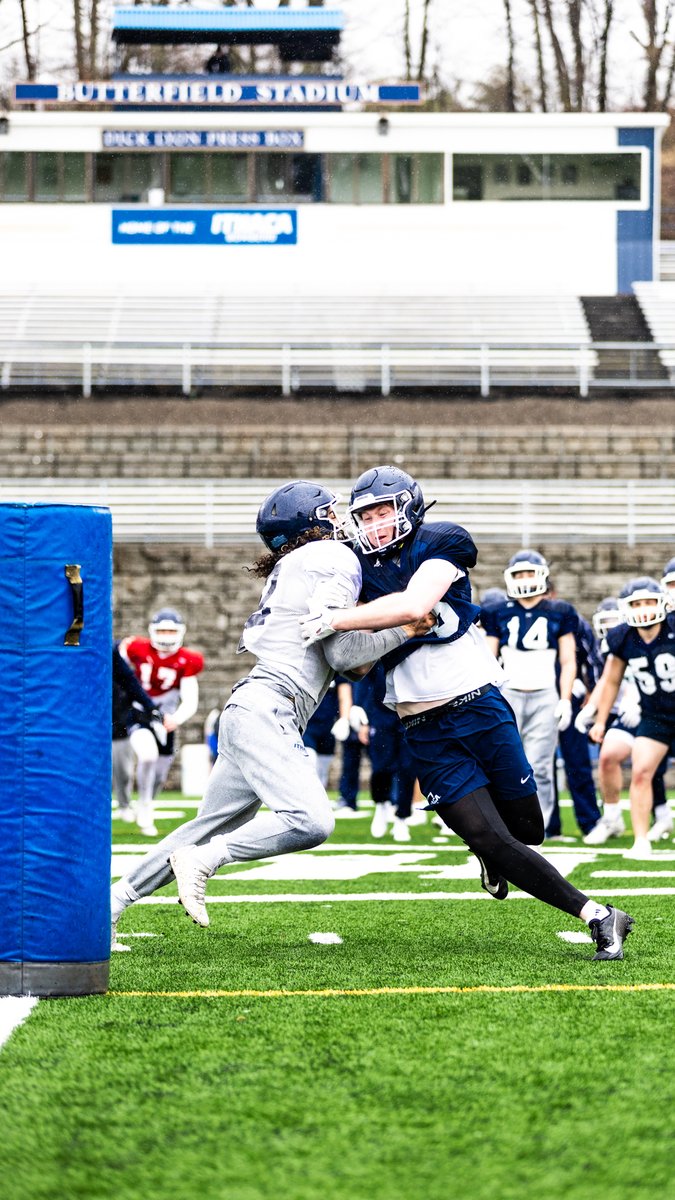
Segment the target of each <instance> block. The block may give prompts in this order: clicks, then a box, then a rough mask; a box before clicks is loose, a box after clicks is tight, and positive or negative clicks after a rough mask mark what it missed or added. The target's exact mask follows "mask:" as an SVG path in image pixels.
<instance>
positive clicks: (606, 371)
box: [581, 296, 668, 380]
mask: <svg viewBox="0 0 675 1200" xmlns="http://www.w3.org/2000/svg"><path fill="white" fill-rule="evenodd" d="M581 303H582V304H583V307H584V312H585V314H586V320H587V321H588V327H589V329H590V331H591V337H592V339H593V341H594V342H633V343H634V342H652V341H653V338H652V335H651V332H650V329H649V326H648V324H647V322H646V320H645V318H644V315H643V313H642V310H641V308H640V305H639V303H638V300H637V298H636V297H635V296H582V297H581ZM597 356H598V362H597V371H598V374H601V375H602V377H603V379H622V378H625V376H626V375H627V374H630V375H631V377H632V378H634V379H663V380H666V379H667V378H668V371H667V369H666V367H665V366H664V365H663V363H662V362H661V359H660V357H659V354H658V351H657V350H654V349H651V348H645V349H644V350H642V349H635V348H631V349H623V348H621V347H615V348H609V347H608V348H606V349H605V348H603V349H598V350H597Z"/></svg>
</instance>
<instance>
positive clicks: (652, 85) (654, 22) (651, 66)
mask: <svg viewBox="0 0 675 1200" xmlns="http://www.w3.org/2000/svg"><path fill="white" fill-rule="evenodd" d="M660 7H661V6H660V5H659V3H658V0H640V8H641V10H642V16H643V19H644V22H645V25H646V27H647V28H646V39H645V40H644V41H642V40H641V39H640V38H639V37H638V35H637V34H636V33H634V32H632V31H631V32H632V36H633V37H634V39H635V41H636V42H637V44H638V46H641V47H642V49H643V50H644V52H645V57H646V59H647V70H646V73H645V83H644V93H643V103H644V107H645V111H646V112H653V111H654V110H655V109H657V108H661V107H665V105H666V104H667V103H668V99H669V95H665V96H663V97H662V98H661V97H659V70H660V68H661V66H662V65H663V55H664V52H665V49H666V46H667V45H668V33H669V31H670V25H671V21H672V17H673V0H667V2H666V4H665V5H664V6H663V14H661V13H660V11H659V10H660ZM669 75H670V72H669ZM670 87H671V89H672V78H671V79H670Z"/></svg>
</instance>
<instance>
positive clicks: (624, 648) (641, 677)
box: [589, 577, 675, 859]
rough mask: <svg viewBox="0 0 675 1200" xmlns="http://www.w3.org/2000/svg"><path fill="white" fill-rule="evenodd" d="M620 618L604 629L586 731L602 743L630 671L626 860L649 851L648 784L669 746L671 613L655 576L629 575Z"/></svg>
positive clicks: (673, 720)
mask: <svg viewBox="0 0 675 1200" xmlns="http://www.w3.org/2000/svg"><path fill="white" fill-rule="evenodd" d="M619 607H620V610H621V615H622V617H623V622H622V624H620V625H617V626H615V628H614V629H610V630H608V632H607V635H606V636H607V646H608V650H609V654H608V656H607V661H606V663H605V668H604V671H603V673H602V678H601V680H600V683H599V684H598V689H597V714H596V718H595V722H594V724H593V726H592V728H591V730H590V734H589V736H590V738H591V739H592V741H594V742H602V740H603V738H604V736H605V732H606V729H607V721H608V718H609V714H610V712H611V710H612V706H613V704H614V702H615V700H616V698H617V695H618V693H619V688H620V687H621V684H622V682H623V678H624V675H625V673H626V671H627V670H628V669H630V673H631V676H632V678H633V680H634V682H635V683H636V685H637V688H638V691H639V693H640V709H641V717H640V721H639V724H638V725H637V726H636V728H635V731H634V732H635V741H634V744H633V751H632V759H633V764H632V771H631V785H630V810H631V820H632V823H633V835H634V838H635V841H634V843H633V846H632V847H631V848H630V850H627V851H626V857H628V858H638V859H641V858H648V857H649V856H650V855H651V853H652V843H651V841H650V839H649V824H650V816H651V808H652V782H653V779H654V775H655V773H656V771H657V770H658V768H659V766H660V764H661V762H662V760H663V758H664V755H667V754H668V752H669V751H670V750H671V748H672V747H673V746H674V745H675V613H673V612H669V611H668V603H667V597H666V594H665V592H664V590H663V588H662V587H661V585H660V584H659V583H657V581H656V580H655V579H651V578H649V577H641V578H638V579H631V581H630V582H629V583H628V584H627V585H626V587H625V588H623V590H622V592H621V594H620V596H619Z"/></svg>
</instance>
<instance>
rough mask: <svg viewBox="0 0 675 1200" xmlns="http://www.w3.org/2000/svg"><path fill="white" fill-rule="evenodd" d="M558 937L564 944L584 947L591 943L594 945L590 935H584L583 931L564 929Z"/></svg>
mask: <svg viewBox="0 0 675 1200" xmlns="http://www.w3.org/2000/svg"><path fill="white" fill-rule="evenodd" d="M558 937H559V938H562V940H563V942H573V943H574V944H576V943H579V944H581V943H583V944H584V945H585V944H586V943H587V942H590V943H591V945H593V938H592V937H591V936H590V934H588V933H583V932H582V930H581V929H563V930H561V932H560V933H559V934H558Z"/></svg>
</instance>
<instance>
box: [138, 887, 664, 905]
mask: <svg viewBox="0 0 675 1200" xmlns="http://www.w3.org/2000/svg"><path fill="white" fill-rule="evenodd" d="M594 894H597V895H602V896H610V897H611V896H675V887H672V888H668V887H658V888H613V887H607V888H599V889H598V891H597V893H595V892H594ZM492 899H493V898H492V896H488V894H487V892H352V893H343V892H324V893H323V894H321V895H318V896H317V895H314V894H310V893H305V894H303V893H297V894H296V893H293V894H290V895H289V894H288V893H284V892H280V893H279V894H278V895H274V894H273V893H268V894H265V895H262V894H257V895H255V894H254V895H248V896H207V897H206V903H207V904H338V903H340V902H342V901H345V902H346V903H352V902H353V903H356V902H357V901H359V900H490V901H492ZM531 899H532V896H529V895H528V894H527V892H509V894H508V896H507V900H531ZM136 904H178V897H177V896H144V897H143V898H142V899H141V900H137V901H136Z"/></svg>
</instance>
